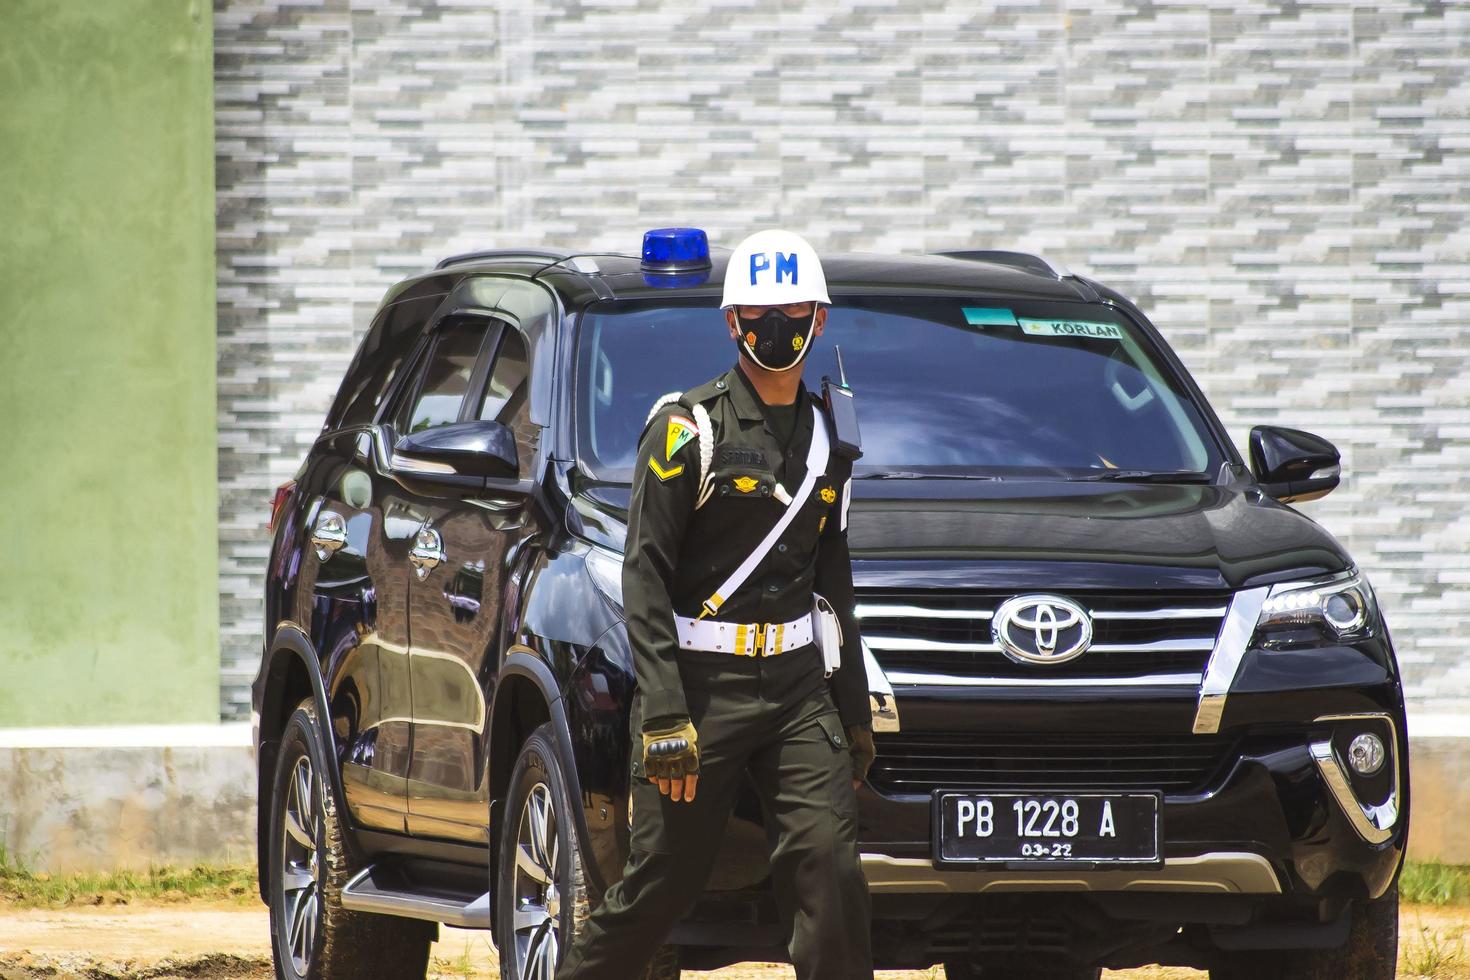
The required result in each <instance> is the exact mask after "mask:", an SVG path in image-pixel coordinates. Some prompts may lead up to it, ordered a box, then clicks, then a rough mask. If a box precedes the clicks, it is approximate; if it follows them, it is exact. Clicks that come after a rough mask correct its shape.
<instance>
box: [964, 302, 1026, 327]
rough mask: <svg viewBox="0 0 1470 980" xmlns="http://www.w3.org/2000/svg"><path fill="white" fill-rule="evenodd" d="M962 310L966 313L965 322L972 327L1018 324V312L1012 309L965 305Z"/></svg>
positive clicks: (1011, 325) (1012, 325)
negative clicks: (1013, 311)
mask: <svg viewBox="0 0 1470 980" xmlns="http://www.w3.org/2000/svg"><path fill="white" fill-rule="evenodd" d="M961 311H962V312H963V313H964V314H965V322H966V323H968V324H969V325H970V326H972V327H1014V326H1015V325H1016V314H1014V313H1012V312H1011V311H1010V310H1002V309H998V308H992V307H983V306H965V307H962V308H961Z"/></svg>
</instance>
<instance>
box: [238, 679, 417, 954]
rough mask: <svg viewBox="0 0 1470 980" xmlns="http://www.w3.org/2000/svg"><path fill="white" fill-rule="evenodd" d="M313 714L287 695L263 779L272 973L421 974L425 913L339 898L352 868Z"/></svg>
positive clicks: (309, 707) (311, 705) (310, 707)
mask: <svg viewBox="0 0 1470 980" xmlns="http://www.w3.org/2000/svg"><path fill="white" fill-rule="evenodd" d="M317 724H318V722H317V715H316V706H315V704H314V703H313V702H312V701H311V700H310V699H308V700H306V701H303V702H301V704H299V705H297V707H296V710H295V711H294V712H292V714H291V717H290V719H289V720H288V721H287V722H286V729H285V731H284V732H282V733H281V749H280V753H279V755H278V756H277V757H276V771H275V775H274V777H273V779H272V780H271V800H270V829H269V837H268V839H269V841H270V845H269V846H270V860H269V864H268V873H269V886H268V890H267V892H266V894H267V895H269V896H270V902H269V904H270V932H271V958H272V960H273V962H274V964H275V971H276V977H277V980H348V978H353V977H368V976H371V977H384V978H401V980H422V978H423V977H424V975H425V974H426V973H427V971H428V964H429V945H430V944H431V943H432V942H433V940H434V936H435V934H436V932H437V931H438V930H437V926H435V924H434V923H431V922H418V921H415V920H413V919H401V918H396V917H393V916H386V915H372V914H369V913H365V912H350V911H348V910H346V909H344V908H342V904H341V895H342V888H343V886H344V885H346V884H347V881H348V878H349V877H350V876H351V874H352V870H353V869H352V868H351V867H350V866H349V863H348V860H347V853H346V848H345V845H344V842H343V839H342V824H341V820H340V818H339V816H338V814H337V808H336V803H335V800H333V798H332V794H331V793H330V792H325V791H324V790H325V787H324V785H323V782H322V774H323V773H324V772H325V771H326V766H327V765H328V763H327V760H326V759H325V758H324V757H323V754H322V750H321V742H320V741H319V740H318V739H317V736H316V730H317ZM288 816H289V818H290V828H294V829H288V822H287V821H288ZM288 867H289V871H290V873H289V875H288V873H287V871H288Z"/></svg>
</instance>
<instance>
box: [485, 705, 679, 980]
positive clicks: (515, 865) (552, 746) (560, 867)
mask: <svg viewBox="0 0 1470 980" xmlns="http://www.w3.org/2000/svg"><path fill="white" fill-rule="evenodd" d="M555 737H556V736H555V734H554V732H553V730H552V727H551V723H550V722H548V723H546V724H544V725H542V726H541V727H539V728H537V729H536V730H535V731H534V732H532V733H531V735H530V737H529V738H527V739H526V743H525V745H523V746H522V747H521V754H520V757H519V758H517V759H516V765H515V769H514V770H512V771H511V776H510V791H509V793H508V795H507V797H506V802H505V819H504V820H503V822H502V825H501V831H500V854H499V867H498V868H497V869H496V885H497V890H496V895H497V896H499V897H498V899H497V901H496V903H495V934H496V936H497V937H498V940H499V943H500V976H501V980H552V978H553V977H554V976H555V974H556V968H557V964H558V963H560V961H561V954H562V951H563V950H564V949H566V948H567V947H568V946H570V945H571V943H572V938H573V937H574V936H575V935H576V934H577V929H578V927H579V926H580V925H581V924H582V922H584V921H585V920H586V919H587V915H588V913H589V905H588V898H587V887H586V884H585V878H584V874H583V865H582V848H581V841H580V840H579V839H578V837H577V824H576V821H575V820H574V819H573V817H572V813H573V811H572V798H571V794H570V792H569V791H568V790H567V781H566V778H565V776H564V775H563V774H562V768H561V763H560V762H558V761H557V760H558V758H559V756H558V755H557V752H556V743H555ZM678 977H679V956H678V950H677V949H675V948H674V947H672V946H662V947H660V948H659V949H658V950H657V952H655V954H654V957H653V960H652V962H651V963H650V964H649V966H648V968H647V969H646V970H644V971H643V972H642V973H639V974H637V975H636V976H634V975H629V980H678Z"/></svg>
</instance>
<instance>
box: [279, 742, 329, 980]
mask: <svg viewBox="0 0 1470 980" xmlns="http://www.w3.org/2000/svg"><path fill="white" fill-rule="evenodd" d="M315 787H316V780H315V779H314V778H313V773H312V768H311V759H310V758H309V757H308V756H305V755H303V756H302V757H301V758H299V759H297V760H296V765H295V767H294V768H293V769H292V770H291V778H290V780H289V781H288V782H287V784H286V808H285V814H284V819H283V820H282V824H283V826H282V829H281V864H282V867H281V898H282V902H281V912H282V915H283V916H284V923H283V924H284V926H285V930H284V934H285V937H286V951H287V953H288V955H289V956H290V957H291V967H292V969H293V970H294V971H295V972H296V975H297V976H298V977H304V976H306V971H307V969H308V968H309V967H310V966H311V957H312V953H314V952H315V951H316V932H317V912H318V910H319V909H320V908H321V871H320V869H321V860H320V856H319V854H318V853H317V841H319V840H320V839H321V814H320V808H319V807H317V806H316V802H317V796H316V792H315Z"/></svg>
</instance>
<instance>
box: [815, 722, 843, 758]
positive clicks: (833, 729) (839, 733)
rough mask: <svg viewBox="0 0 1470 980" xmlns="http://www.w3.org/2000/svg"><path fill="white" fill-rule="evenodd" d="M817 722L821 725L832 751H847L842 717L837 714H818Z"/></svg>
mask: <svg viewBox="0 0 1470 980" xmlns="http://www.w3.org/2000/svg"><path fill="white" fill-rule="evenodd" d="M817 724H818V725H820V726H822V732H823V733H824V734H825V735H826V736H827V743H828V744H829V745H831V746H832V748H833V750H834V751H842V752H847V751H848V745H847V732H846V731H844V730H843V727H842V719H841V718H840V717H839V716H837V715H818V716H817Z"/></svg>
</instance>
